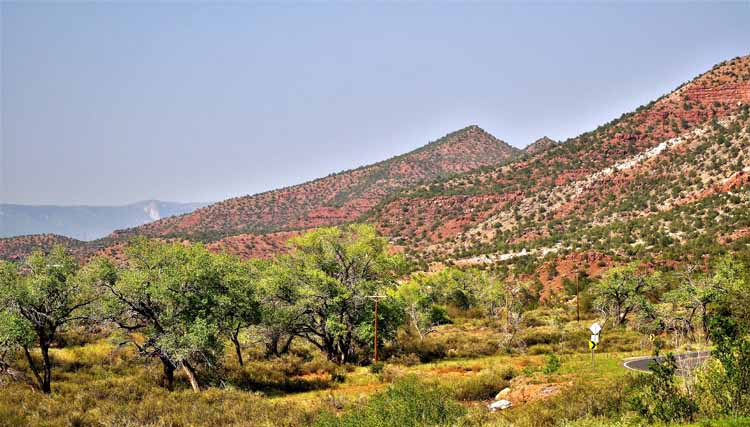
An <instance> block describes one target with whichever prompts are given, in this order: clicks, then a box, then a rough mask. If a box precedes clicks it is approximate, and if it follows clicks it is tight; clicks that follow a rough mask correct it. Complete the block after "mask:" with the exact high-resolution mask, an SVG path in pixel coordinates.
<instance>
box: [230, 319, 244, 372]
mask: <svg viewBox="0 0 750 427" xmlns="http://www.w3.org/2000/svg"><path fill="white" fill-rule="evenodd" d="M239 334H240V331H239V328H238V329H235V330H234V332H232V338H231V340H232V343H234V351H235V352H237V362H239V364H240V366H245V363H244V362H243V360H242V347H241V346H240V339H239Z"/></svg>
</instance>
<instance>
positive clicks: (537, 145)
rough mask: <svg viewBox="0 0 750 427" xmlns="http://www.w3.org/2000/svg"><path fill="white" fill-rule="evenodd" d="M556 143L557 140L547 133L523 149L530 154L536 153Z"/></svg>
mask: <svg viewBox="0 0 750 427" xmlns="http://www.w3.org/2000/svg"><path fill="white" fill-rule="evenodd" d="M554 145H557V141H555V140H554V139H552V138H550V137H548V136H546V135H545V136H543V137H541V138H539V139H537V140H536V141H534V142H532V143H531V144H529V145H527V146H526V148H524V149H523V151H525V152H527V153H529V154H536V153H538V152H540V151H544V150H546V149H547V148H549V147H552V146H554Z"/></svg>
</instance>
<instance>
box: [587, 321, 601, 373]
mask: <svg viewBox="0 0 750 427" xmlns="http://www.w3.org/2000/svg"><path fill="white" fill-rule="evenodd" d="M589 330H590V331H591V338H590V339H589V348H590V349H591V366H594V350H596V348H597V347H598V346H599V333H600V332H601V331H602V326H601V325H600V324H599V322H595V323H594V324H593V325H591V326H589Z"/></svg>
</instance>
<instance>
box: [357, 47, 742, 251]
mask: <svg viewBox="0 0 750 427" xmlns="http://www.w3.org/2000/svg"><path fill="white" fill-rule="evenodd" d="M748 104H750V56H744V57H738V58H735V59H733V60H730V61H726V62H724V63H721V64H718V65H717V66H715V67H714V68H713V69H711V70H710V71H708V72H706V73H704V74H702V75H701V76H699V77H697V78H695V79H693V80H692V81H691V82H688V83H686V84H684V85H682V86H680V87H679V88H678V89H676V90H675V91H673V92H671V93H670V94H667V95H665V96H662V97H661V98H659V99H657V100H656V101H653V102H651V103H649V104H648V105H645V106H642V107H639V108H637V109H636V110H635V111H634V112H631V113H628V114H624V115H623V116H621V117H620V118H618V119H616V120H613V121H611V122H610V123H607V124H605V125H603V126H600V127H599V128H597V129H595V130H593V131H591V132H587V133H584V134H582V135H580V136H578V137H576V138H573V139H570V140H567V141H565V142H562V143H558V144H550V145H548V146H547V147H544V148H541V149H540V150H538V151H536V152H535V154H528V155H526V156H523V157H521V158H519V159H518V160H517V161H515V162H512V163H510V164H507V165H501V166H498V167H496V168H485V169H481V170H477V171H473V172H469V173H466V174H462V175H459V176H455V177H453V178H451V179H447V180H439V181H435V182H433V183H430V184H425V185H421V186H417V187H415V188H413V189H411V190H409V191H406V192H403V193H401V194H400V195H399V196H400V197H399V198H398V199H395V200H389V202H388V203H387V204H385V205H384V206H382V207H380V208H379V211H378V212H374V213H372V214H371V215H370V216H369V218H370V220H371V221H373V222H375V223H376V224H378V228H379V229H380V231H381V232H383V234H385V235H388V236H390V237H391V238H392V239H393V240H394V241H395V242H398V243H399V244H400V245H402V246H404V247H406V248H409V249H411V250H412V251H416V252H421V253H422V255H420V258H422V259H424V255H425V254H424V252H428V253H429V258H431V259H433V260H441V259H445V258H446V257H456V256H457V257H465V256H473V255H477V254H481V253H489V252H490V251H493V250H494V251H497V250H501V251H502V250H506V249H507V248H506V246H508V245H509V244H512V243H513V242H524V241H533V240H537V239H538V238H541V239H542V240H544V239H547V240H549V237H548V236H550V234H551V233H553V232H555V233H556V234H559V233H564V232H566V231H568V229H569V227H564V226H566V225H567V224H565V223H564V222H563V223H561V221H568V222H570V223H575V224H576V225H577V226H578V225H580V226H591V225H594V224H596V222H597V221H596V220H597V219H598V218H597V217H598V216H607V215H611V216H618V217H627V218H636V217H641V216H642V215H643V214H645V213H649V212H651V211H654V212H658V211H661V210H663V209H665V208H666V206H657V205H656V204H653V203H652V204H643V203H641V200H640V199H637V200H636V201H631V199H636V196H637V195H638V194H639V193H641V194H643V192H644V191H648V192H650V191H651V189H657V188H658V189H659V193H658V195H664V194H670V195H671V194H674V195H675V196H679V198H680V199H682V200H687V198H688V197H689V196H690V194H691V192H692V191H694V190H695V191H697V189H698V188H699V186H698V185H697V183H696V184H695V185H693V184H694V183H693V182H692V181H697V180H699V178H701V177H702V176H705V177H706V181H705V183H704V185H706V186H710V185H711V183H710V182H709V179H708V177H709V176H710V177H711V179H715V180H718V179H719V178H720V175H722V174H725V173H729V172H733V171H737V170H741V169H743V168H744V167H746V166H750V161H748V160H747V157H743V156H740V153H742V152H743V151H744V145H743V144H744V143H743V142H742V141H743V140H744V137H743V136H742V135H743V134H742V132H740V130H741V129H744V126H745V125H744V122H745V119H744V114H745V113H744V112H743V111H746V108H747V105H748ZM726 120H729V121H728V122H726V124H725V125H724V126H726V130H721V129H724V127H721V126H720V125H719V123H723V122H725V121H726ZM717 129H719V130H717ZM694 131H695V132H698V133H697V134H694V133H693V132H694ZM720 134H721V135H720ZM709 135H710V136H711V138H714V139H717V138H718V140H719V141H723V142H712V143H709V142H704V141H703V140H702V138H704V137H705V138H708V137H709ZM676 137H684V138H686V139H688V140H690V141H693V142H691V143H690V144H682V145H681V144H678V145H677V146H676V147H675V149H671V148H670V149H666V150H665V151H663V152H659V153H660V155H659V156H658V161H659V162H661V163H658V164H659V165H660V166H659V167H658V168H657V167H656V163H654V162H648V161H646V160H647V159H648V158H650V154H649V153H650V152H651V151H650V150H657V151H658V150H659V149H660V147H661V144H668V141H671V140H672V139H673V138H676ZM696 138H698V139H700V141H699V140H696ZM712 141H713V139H712ZM706 144H708V145H706ZM699 145H700V146H701V147H700V148H699V149H698V151H697V152H696V151H694V150H693V149H692V147H694V146H695V147H697V146H699ZM669 146H670V147H671V146H672V145H669ZM709 146H710V147H709ZM680 147H682V148H680ZM708 148H710V149H711V150H718V151H716V153H715V154H714V155H712V156H704V154H701V153H703V151H700V150H706V149H708ZM678 149H687V150H689V152H688V153H686V154H680V152H679V151H675V150H678ZM532 151H533V150H532ZM657 151H655V152H654V153H657ZM733 156H734V159H732V162H731V164H730V163H727V164H725V163H724V162H723V161H722V162H719V159H725V158H727V157H729V158H731V157H733ZM641 157H642V158H641ZM704 157H706V158H705V159H704ZM629 159H633V160H632V161H633V162H635V164H639V165H640V164H641V163H642V162H645V169H644V168H641V167H639V168H636V169H633V170H632V174H628V173H627V172H618V173H615V174H611V175H609V174H607V173H606V170H607V168H611V167H613V166H614V165H616V164H618V163H620V162H626V163H627V161H630V160H629ZM698 159H701V160H700V161H698ZM678 162H679V164H680V165H681V167H680V169H674V168H673V169H671V170H670V166H669V165H670V164H672V165H676V164H677V163H678ZM627 167H628V166H627V164H624V165H623V166H622V168H620V167H618V170H620V169H622V170H626V169H627ZM649 168H651V169H652V170H654V171H656V170H658V171H659V176H656V175H654V174H650V173H649V172H648V170H649ZM686 173H688V175H685V174H686ZM675 178H680V181H678V182H682V181H685V180H686V179H690V180H691V181H690V182H689V183H687V182H686V184H685V185H686V186H687V185H688V184H689V185H690V186H689V188H684V189H683V188H677V187H675V188H672V186H669V185H667V183H668V182H669V180H670V179H672V180H673V179H675ZM592 180H593V182H594V183H595V184H596V185H593V184H589V182H592ZM665 181H666V183H665ZM600 182H601V183H604V184H601V185H600ZM615 189H620V190H615ZM622 190H626V191H622ZM646 194H647V193H646ZM603 199H606V201H609V203H608V204H605V203H604V201H605V200H603ZM625 199H628V200H625ZM651 199H653V200H657V199H659V198H658V197H656V195H652V196H651ZM447 200H460V203H449V202H446V201H447ZM620 200H623V202H622V203H619V204H618V205H617V206H614V205H615V204H616V203H617V202H618V201H620ZM636 202H637V203H636ZM647 202H648V200H647ZM662 203H667V201H665V202H662ZM669 203H671V204H673V201H672V202H669ZM671 204H670V206H671ZM605 205H608V206H612V209H613V210H617V211H620V212H619V213H618V214H617V215H612V214H613V213H614V212H602V209H601V208H602V206H605ZM595 213H596V214H597V215H594V214H595ZM626 213H627V214H626ZM569 216H571V217H570V218H568V217H569ZM563 217H564V218H563ZM531 236H536V237H531ZM530 237H531V238H530ZM438 242H442V243H438ZM554 243H555V242H546V243H545V244H554ZM559 243H560V244H561V245H563V246H566V245H565V243H566V242H559ZM541 244H542V243H541V241H540V243H539V245H541Z"/></svg>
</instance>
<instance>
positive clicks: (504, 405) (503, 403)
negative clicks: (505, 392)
mask: <svg viewBox="0 0 750 427" xmlns="http://www.w3.org/2000/svg"><path fill="white" fill-rule="evenodd" d="M511 406H513V404H512V403H510V400H505V399H501V400H498V401H497V402H492V403H491V404H489V405H488V406H487V407H488V408H490V409H491V410H492V412H495V411H497V410H498V409H500V410H503V409H508V408H510V407H511Z"/></svg>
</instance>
